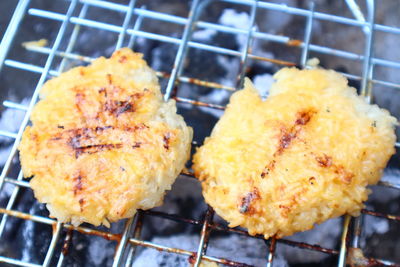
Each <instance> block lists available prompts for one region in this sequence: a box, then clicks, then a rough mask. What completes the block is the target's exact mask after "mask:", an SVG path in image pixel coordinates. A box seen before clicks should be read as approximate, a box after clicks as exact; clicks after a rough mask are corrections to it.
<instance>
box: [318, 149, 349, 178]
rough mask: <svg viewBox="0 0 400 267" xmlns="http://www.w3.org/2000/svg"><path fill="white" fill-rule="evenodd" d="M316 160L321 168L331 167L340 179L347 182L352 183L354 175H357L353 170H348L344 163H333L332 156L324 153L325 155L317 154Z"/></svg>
mask: <svg viewBox="0 0 400 267" xmlns="http://www.w3.org/2000/svg"><path fill="white" fill-rule="evenodd" d="M311 154H312V155H315V154H314V153H311ZM315 160H316V161H317V164H318V165H319V166H320V167H321V168H331V169H332V171H333V172H334V173H335V174H337V176H338V178H339V180H341V181H342V182H344V183H345V184H350V183H351V181H352V179H353V177H354V176H355V175H354V174H353V173H352V172H349V171H348V170H346V168H345V167H344V166H343V165H336V164H334V163H333V160H332V157H330V156H328V155H326V154H323V156H315Z"/></svg>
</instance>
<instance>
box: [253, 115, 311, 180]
mask: <svg viewBox="0 0 400 267" xmlns="http://www.w3.org/2000/svg"><path fill="white" fill-rule="evenodd" d="M315 113H316V111H313V110H311V109H309V110H303V111H300V112H298V113H297V114H296V120H295V122H294V124H293V126H292V127H290V128H289V129H288V128H286V127H282V128H281V130H280V137H279V143H278V148H277V150H276V151H275V153H274V154H273V155H272V156H273V158H274V159H273V160H272V161H271V162H269V163H268V164H267V165H266V166H265V167H264V169H263V171H262V172H261V175H260V176H261V178H265V176H267V175H268V174H269V173H270V172H271V171H272V170H273V169H274V168H275V163H276V160H275V158H276V157H278V156H280V155H281V154H282V153H283V152H284V151H285V149H287V148H288V147H289V146H290V145H291V144H292V143H293V140H294V139H296V138H297V136H298V134H299V133H300V131H301V130H302V128H303V127H304V126H305V125H307V124H308V123H309V122H310V120H311V118H312V117H313V115H314V114H315Z"/></svg>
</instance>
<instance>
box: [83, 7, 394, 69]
mask: <svg viewBox="0 0 400 267" xmlns="http://www.w3.org/2000/svg"><path fill="white" fill-rule="evenodd" d="M83 2H85V3H90V4H92V5H95V6H97V7H103V8H109V9H112V10H116V11H121V12H126V11H127V7H126V6H124V5H120V4H115V3H109V2H103V1H98V0H83ZM224 2H233V3H240V4H246V5H249V6H252V5H253V4H254V1H252V0H250V1H248V0H247V1H241V0H239V1H231V0H224ZM259 8H264V9H267V10H276V11H282V12H285V11H283V10H281V9H282V5H279V4H273V3H265V2H259ZM287 10H290V11H289V12H287V13H290V14H293V15H300V16H305V17H309V16H310V15H312V14H311V13H312V12H311V11H308V10H303V9H300V11H301V12H297V11H298V10H297V9H294V8H287ZM134 13H135V14H138V15H139V14H141V15H143V16H144V17H148V18H152V19H157V20H162V21H167V22H171V23H176V24H181V25H186V23H187V22H188V21H187V19H185V18H182V17H178V16H174V15H169V14H163V13H160V12H156V11H149V10H146V11H144V10H141V9H135V10H134ZM325 15H327V14H324V13H320V12H316V13H315V15H313V16H314V18H316V19H323V20H328V21H333V20H332V18H327V17H326V16H325ZM329 16H332V15H329ZM332 17H337V16H332ZM337 18H339V21H336V22H338V23H343V24H348V25H352V26H358V27H364V26H365V25H364V24H362V23H360V22H359V21H357V20H353V19H347V18H343V17H337ZM197 26H198V27H199V28H204V29H214V30H217V31H220V32H226V33H232V34H247V33H248V31H247V30H243V29H237V28H233V27H229V26H224V25H218V24H215V23H209V22H203V21H198V22H197ZM375 29H376V30H380V31H384V32H390V33H396V34H400V30H399V29H397V28H394V27H389V26H385V25H379V24H375ZM251 31H252V32H251V34H252V36H253V37H254V38H258V39H261V40H265V41H272V42H278V43H283V44H286V45H288V46H290V45H291V42H290V41H293V40H291V39H290V38H289V37H286V36H281V35H275V34H269V33H265V32H257V31H255V30H253V29H252V30H251ZM296 41H300V40H296ZM303 45H304V43H302V42H301V41H300V43H299V46H300V47H301V46H303ZM310 50H311V51H314V52H319V53H323V54H330V55H335V56H341V57H343V58H348V59H353V60H360V61H361V60H363V55H358V54H355V53H351V52H347V51H343V50H337V49H333V48H328V47H324V46H318V45H311V46H310ZM372 60H373V62H374V64H377V65H381V64H382V66H387V67H397V68H400V62H395V61H390V60H385V59H378V58H372Z"/></svg>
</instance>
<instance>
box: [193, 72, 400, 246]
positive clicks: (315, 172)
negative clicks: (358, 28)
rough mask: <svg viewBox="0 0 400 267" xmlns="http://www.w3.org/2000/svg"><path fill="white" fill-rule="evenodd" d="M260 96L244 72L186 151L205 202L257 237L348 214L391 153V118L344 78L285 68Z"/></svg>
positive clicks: (354, 210)
mask: <svg viewBox="0 0 400 267" xmlns="http://www.w3.org/2000/svg"><path fill="white" fill-rule="evenodd" d="M274 78H275V79H276V82H275V83H274V84H273V86H272V88H271V91H270V96H269V97H268V99H267V100H266V101H262V100H261V98H260V96H259V95H258V93H257V91H256V89H255V88H254V87H253V85H252V84H251V82H250V80H246V82H245V86H244V89H243V90H240V91H238V92H236V93H234V94H233V95H232V97H231V99H230V103H229V105H228V107H227V109H226V111H225V113H224V115H223V116H222V118H221V119H220V120H219V122H218V123H217V125H216V126H215V128H214V129H213V132H212V134H211V137H209V138H206V140H205V142H204V145H203V146H202V147H200V148H199V149H198V150H197V152H196V154H195V156H194V160H193V163H194V165H193V169H194V171H195V175H196V177H198V178H199V179H200V180H201V181H202V187H203V195H204V198H205V200H206V202H207V203H208V204H209V205H211V206H212V207H213V208H214V209H215V211H216V213H217V214H218V215H220V216H221V217H222V218H224V219H225V220H227V221H228V222H229V226H230V227H235V226H242V227H245V228H247V229H248V231H249V233H250V234H251V235H256V234H262V235H264V236H265V238H269V237H271V236H274V235H276V236H277V237H282V236H287V235H291V234H293V233H295V232H298V231H305V230H309V229H311V228H312V227H313V225H314V224H315V223H322V222H323V221H325V220H327V219H329V218H333V217H337V216H341V215H343V214H346V213H348V214H351V215H353V216H357V215H359V213H360V210H361V208H363V202H364V201H366V200H367V197H368V194H369V192H370V190H369V189H367V185H370V184H376V183H377V182H378V180H379V179H380V177H381V175H382V171H383V169H384V168H385V166H386V164H387V162H388V160H389V158H390V157H391V155H393V154H394V153H395V148H394V144H395V139H396V137H395V133H394V125H395V124H396V123H397V121H396V119H395V118H394V117H392V116H390V114H389V113H388V112H387V111H386V110H383V109H380V108H379V107H378V106H376V105H369V104H367V103H366V102H365V101H364V100H363V98H361V97H360V96H358V95H357V93H356V90H355V89H354V88H351V87H349V86H348V84H347V80H346V78H344V77H343V76H342V75H340V74H338V73H336V72H334V71H332V70H323V69H313V70H298V69H296V68H285V69H282V70H280V71H279V72H278V73H276V74H275V76H274Z"/></svg>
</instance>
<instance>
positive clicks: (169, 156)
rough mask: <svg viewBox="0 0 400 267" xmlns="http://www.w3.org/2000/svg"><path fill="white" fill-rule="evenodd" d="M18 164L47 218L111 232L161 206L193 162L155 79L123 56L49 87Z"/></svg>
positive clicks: (138, 60) (124, 52) (188, 136)
mask: <svg viewBox="0 0 400 267" xmlns="http://www.w3.org/2000/svg"><path fill="white" fill-rule="evenodd" d="M31 121H32V126H28V127H27V128H26V129H25V131H24V134H23V137H22V141H21V144H20V146H19V150H20V160H21V165H22V170H23V173H24V175H25V176H26V177H30V176H33V178H32V180H31V181H30V185H31V187H32V189H33V191H34V194H35V197H36V198H37V199H38V200H39V201H40V202H42V203H46V204H47V208H48V209H49V211H50V215H51V216H52V217H56V218H57V219H58V220H59V221H60V222H71V223H72V224H74V225H79V224H80V223H82V222H88V223H91V224H93V225H96V226H97V225H100V224H104V225H106V226H108V225H109V223H110V222H114V221H117V220H119V219H122V218H128V217H132V216H133V215H134V214H135V212H136V210H137V209H150V208H153V207H155V206H157V205H160V204H161V203H162V200H163V197H164V194H165V191H166V190H169V189H170V188H171V185H172V183H173V182H174V181H175V178H176V177H177V176H178V175H179V173H180V171H181V170H182V169H183V167H184V165H185V162H186V161H187V160H188V158H189V155H190V145H191V140H192V129H191V128H190V127H187V126H186V124H185V122H184V120H183V118H182V117H181V116H180V115H177V114H176V106H175V102H174V100H169V101H168V102H164V101H163V100H162V95H161V92H160V87H159V84H158V80H157V77H156V75H155V72H154V71H153V70H151V69H150V68H149V67H148V66H147V64H146V62H145V61H144V60H143V59H142V55H141V54H138V53H133V52H132V51H131V50H130V49H127V48H123V49H121V50H118V51H116V52H115V53H114V54H113V55H112V57H111V58H109V59H105V58H103V57H101V58H98V59H96V60H95V61H94V62H93V63H92V64H91V65H89V66H87V67H77V68H73V69H71V70H69V71H67V72H65V73H63V74H61V75H60V76H59V77H57V78H54V79H51V80H49V81H48V82H46V84H45V85H44V86H43V88H42V90H41V100H40V101H39V102H38V103H37V104H36V106H35V107H34V109H33V112H32V115H31Z"/></svg>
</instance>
